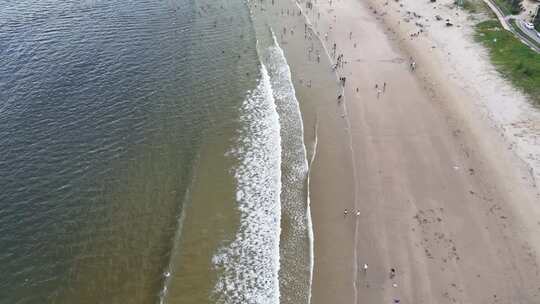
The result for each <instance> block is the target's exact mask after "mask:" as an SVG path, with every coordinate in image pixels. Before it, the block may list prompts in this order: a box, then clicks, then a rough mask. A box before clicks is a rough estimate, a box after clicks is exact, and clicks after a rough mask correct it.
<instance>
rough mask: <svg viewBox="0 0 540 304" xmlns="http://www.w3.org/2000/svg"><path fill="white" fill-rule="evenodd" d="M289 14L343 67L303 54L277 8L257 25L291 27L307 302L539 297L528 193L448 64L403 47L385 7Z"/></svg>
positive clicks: (305, 47)
mask: <svg viewBox="0 0 540 304" xmlns="http://www.w3.org/2000/svg"><path fill="white" fill-rule="evenodd" d="M392 5H395V6H397V5H398V4H392ZM299 6H300V7H302V9H303V11H304V14H305V16H307V18H309V20H310V23H311V24H312V25H313V29H314V30H313V31H314V33H317V32H319V34H320V38H321V40H322V41H323V42H324V43H325V44H326V49H328V50H330V53H332V47H333V44H334V43H336V46H337V48H336V53H337V54H343V58H344V61H345V63H344V66H343V68H340V69H338V70H337V74H336V73H334V72H333V71H332V69H331V68H330V66H331V62H330V61H333V62H335V59H332V58H331V57H332V56H330V57H324V56H322V59H321V62H320V63H317V62H316V60H314V59H313V57H311V59H310V56H309V55H308V54H309V49H310V47H311V45H312V44H313V47H314V49H319V44H318V41H317V40H315V39H314V40H312V41H310V40H309V39H306V38H305V37H304V24H303V22H304V21H303V19H302V18H303V17H302V18H300V17H301V16H283V15H281V14H280V10H281V9H286V8H289V9H290V10H291V9H292V8H293V7H294V5H292V4H291V2H289V1H287V0H280V1H275V8H274V9H273V11H271V12H270V14H269V15H270V16H272V13H273V14H274V15H273V16H274V18H271V21H269V23H272V24H274V25H275V26H278V27H279V26H281V27H286V28H287V29H288V30H290V29H294V34H293V35H292V36H291V35H290V33H288V34H284V35H283V36H282V37H280V39H281V41H282V42H283V45H282V46H283V48H284V49H285V53H286V56H287V59H288V61H289V64H290V66H291V69H292V73H293V77H294V81H295V86H296V89H297V95H298V98H299V101H300V102H301V105H302V111H303V117H304V125H305V130H306V135H305V136H306V144H307V145H308V151H309V150H310V148H311V147H313V146H312V145H310V144H309V143H313V142H314V139H315V137H316V138H317V147H316V150H315V151H316V154H315V158H314V161H313V163H312V167H311V191H310V194H311V203H312V215H313V225H314V230H315V268H314V277H313V290H312V302H313V303H315V304H318V303H321V304H322V303H332V302H338V303H392V301H394V299H396V300H397V299H399V300H400V301H401V302H400V303H539V302H540V283H539V282H540V268H539V267H538V262H539V258H538V255H537V252H538V250H540V233H539V232H540V220H539V219H540V204H539V202H540V197H539V196H538V193H537V189H536V188H535V187H534V183H533V182H531V177H530V174H529V173H528V172H529V168H528V167H527V166H526V164H525V163H524V162H523V161H522V160H520V159H519V158H518V157H517V155H516V154H514V152H513V151H512V150H511V149H508V143H507V142H506V141H505V140H504V138H503V137H502V136H501V135H500V132H499V130H498V129H496V128H494V127H493V125H492V124H490V120H489V118H487V117H486V116H485V113H483V112H481V111H479V110H478V108H476V107H475V106H474V105H475V102H476V101H477V100H476V97H477V96H475V95H472V94H470V90H464V89H463V88H462V87H460V86H459V82H458V81H450V79H448V74H446V73H447V71H448V69H449V67H448V65H450V63H449V61H445V60H440V58H435V57H434V53H433V50H431V48H429V47H424V46H425V45H418V44H416V45H415V44H414V43H416V41H414V40H410V39H409V35H410V32H409V28H406V27H404V26H402V25H401V24H400V23H401V22H400V21H401V15H400V14H398V13H396V14H392V13H391V12H390V11H388V12H386V13H384V8H385V7H386V6H387V5H385V2H383V1H375V0H373V1H371V2H370V1H367V0H366V1H357V0H340V1H333V2H332V5H330V3H329V2H327V1H318V3H317V4H316V5H315V10H310V9H307V8H306V4H305V2H302V3H300V4H299ZM370 6H371V8H370ZM393 9H394V10H399V9H397V8H396V7H393ZM381 12H383V13H382V14H381ZM318 13H320V18H319V15H318ZM381 15H382V16H381ZM330 27H332V28H331V29H330ZM351 32H352V35H351ZM325 34H327V35H328V36H327V37H328V39H327V40H326V39H325V38H324V37H325ZM411 41H413V42H411ZM423 43H425V44H426V45H428V44H429V41H424V42H423ZM330 55H331V54H330ZM411 56H412V57H413V60H414V61H415V62H416V63H417V69H416V70H415V71H414V72H412V71H411V70H410V67H409V63H410V57H411ZM435 59H437V60H435ZM454 60H458V59H455V58H454ZM338 77H346V86H345V88H344V93H343V96H344V102H342V103H340V104H338V102H337V100H336V97H337V95H339V94H341V91H340V89H339V87H340V84H339V81H338ZM307 79H310V80H312V82H311V87H307V86H306V80H307ZM385 82H386V88H385V89H384V83H385ZM375 85H377V87H378V89H379V90H380V91H381V92H380V93H378V89H376V88H375ZM472 85H474V83H473V84H472ZM479 89H481V88H479ZM377 95H379V96H377ZM315 126H316V127H315ZM315 130H316V132H315ZM345 209H347V210H348V214H347V215H344V210H345ZM357 210H358V211H359V212H360V214H359V216H356V214H355V213H356V211H357ZM364 263H365V264H368V266H369V267H368V269H367V271H364V270H363V269H362V265H363V264H364ZM392 268H394V269H395V270H396V273H395V276H391V275H390V270H391V269H392Z"/></svg>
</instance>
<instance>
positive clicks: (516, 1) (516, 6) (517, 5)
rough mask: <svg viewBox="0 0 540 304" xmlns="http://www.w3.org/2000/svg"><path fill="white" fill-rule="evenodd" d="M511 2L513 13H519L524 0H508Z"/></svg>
mask: <svg viewBox="0 0 540 304" xmlns="http://www.w3.org/2000/svg"><path fill="white" fill-rule="evenodd" d="M507 1H508V2H509V3H510V10H511V12H512V14H514V15H517V14H519V13H520V12H521V9H522V6H521V2H522V1H523V0H507Z"/></svg>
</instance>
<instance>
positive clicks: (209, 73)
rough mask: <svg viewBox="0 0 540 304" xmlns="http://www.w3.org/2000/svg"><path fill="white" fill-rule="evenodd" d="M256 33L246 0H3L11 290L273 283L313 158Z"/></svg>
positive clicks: (0, 280) (41, 299)
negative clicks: (283, 216)
mask: <svg viewBox="0 0 540 304" xmlns="http://www.w3.org/2000/svg"><path fill="white" fill-rule="evenodd" d="M256 40H257V39H256V31H255V30H254V27H253V24H252V19H251V18H250V13H249V10H248V9H247V5H246V3H244V1H243V0H222V1H209V0H159V1H158V0H138V1H126V0H122V1H120V0H107V1H105V0H96V1H84V0H83V1H72V0H41V1H29V0H18V1H6V0H4V1H2V3H1V4H0V149H1V150H0V303H1V304H4V303H6V304H18V303H197V304H199V303H241V302H243V303H272V304H273V303H277V302H276V301H279V288H277V287H278V286H277V285H276V283H275V282H274V281H273V280H277V279H278V277H277V273H278V270H279V248H280V247H279V238H280V234H279V233H280V231H281V232H282V238H283V235H285V236H286V233H287V231H288V228H287V227H281V226H280V212H281V211H280V208H281V206H282V204H285V206H286V204H287V203H288V204H296V203H297V204H298V205H297V208H298V209H299V210H304V214H301V215H299V216H300V217H299V218H301V219H302V221H304V222H305V216H306V214H305V208H304V207H305V205H304V204H305V195H306V194H305V193H303V192H302V191H303V190H304V185H303V182H304V179H305V174H306V172H307V171H306V170H307V167H302V166H303V161H304V159H303V158H305V156H303V155H304V154H305V151H303V152H302V151H301V149H302V148H303V142H301V141H300V140H302V138H301V136H302V133H301V132H302V131H301V118H300V116H299V113H296V114H294V115H293V116H291V117H292V118H286V120H287V121H294V122H295V123H289V124H288V125H285V126H282V127H281V129H280V126H279V123H280V121H281V122H283V121H285V120H284V119H285V116H284V115H289V114H288V113H293V112H294V111H296V108H294V107H292V108H291V109H292V110H287V109H288V108H287V107H289V108H290V107H291V105H295V104H296V103H297V101H296V99H295V98H294V89H293V88H292V84H290V79H289V78H290V75H289V78H287V77H286V75H285V76H283V75H281V74H280V73H283V71H284V70H283V69H281V70H280V65H281V66H283V65H285V66H286V62H285V61H284V57H279V56H280V53H279V50H278V49H277V48H276V47H274V49H266V47H267V46H269V45H270V44H271V41H270V40H269V39H266V40H267V44H268V45H263V46H261V45H259V46H258V45H257V43H256ZM265 52H267V53H268V54H271V55H272V56H274V57H276V56H277V57H276V58H278V59H276V60H275V64H276V65H275V66H273V65H272V64H273V63H268V62H266V65H268V69H267V68H266V67H265V64H264V62H263V61H261V60H260V59H259V58H260V57H261V54H266V53H265ZM268 56H270V55H267V57H268ZM281 56H282V54H281ZM270 57H271V56H270ZM280 71H281V72H280ZM285 72H288V70H287V71H285ZM280 75H281V76H280ZM282 83H285V84H282ZM283 85H284V87H285V89H289V93H288V95H287V94H285V95H284V96H285V97H280V96H274V95H275V92H277V91H278V90H276V86H283ZM272 86H274V87H272ZM282 90H283V88H282ZM290 90H292V95H291V91H290ZM280 101H283V102H286V103H288V104H289V106H287V107H284V106H283V104H282V105H280ZM276 104H277V106H276ZM296 107H297V106H296ZM278 114H279V115H278ZM253 122H262V123H253ZM288 128H289V129H290V128H293V129H294V131H295V132H292V133H291V132H289V131H290V130H289V129H288ZM280 132H281V133H280ZM285 133H287V134H295V137H289V138H287V137H283V136H284V134H285ZM267 145H268V146H267ZM288 146H292V147H295V149H296V150H294V151H297V152H298V153H296V154H295V153H292V152H288V154H286V153H283V155H281V150H280V149H281V147H282V148H283V149H284V150H283V151H285V150H286V149H287V147H288ZM277 148H280V149H277ZM294 151H293V152H294ZM276 153H277V154H276ZM302 153H304V154H302ZM291 155H293V156H291ZM302 157H303V158H302ZM282 159H283V161H284V162H283V163H282ZM291 159H292V160H291ZM288 161H289V162H291V161H292V164H293V166H294V168H296V167H298V166H299V165H297V164H296V165H295V164H294V162H299V163H301V164H302V165H301V166H300V167H302V169H301V170H300V171H298V172H299V173H297V174H293V175H294V176H295V177H294V182H295V183H296V186H295V187H294V189H293V190H291V192H294V191H296V192H294V193H292V194H288V193H285V194H283V193H282V192H281V187H286V182H287V180H285V176H284V175H282V171H281V170H284V171H283V172H286V173H287V172H289V173H287V174H288V176H289V177H287V179H288V180H291V178H290V176H291V174H290V172H291V170H293V169H291V168H292V167H291V168H288V167H287V166H288V165H287V164H288ZM295 170H296V169H295ZM284 183H285V184H284ZM280 196H281V198H280ZM291 210H292V209H291ZM261 219H264V220H261ZM261 227H263V228H261ZM297 230H298V229H297ZM283 233H285V234H283ZM295 233H296V234H298V233H299V232H298V231H296V232H295ZM301 233H302V235H303V239H302V240H303V243H302V244H300V245H299V246H300V247H301V248H305V247H306V244H305V236H306V235H307V231H304V230H302V231H301ZM297 238H298V237H297ZM289 246H292V245H289ZM276 249H277V251H276ZM250 250H251V251H250ZM293 251H294V252H298V250H293ZM282 252H283V249H282ZM291 252H292V251H291ZM302 252H303V253H302V254H303V255H304V256H305V255H306V254H307V253H306V251H305V250H303V251H302ZM274 254H277V255H276V256H274ZM281 258H282V259H283V258H284V257H283V256H282V257H281ZM300 260H301V261H302V262H299V263H300V264H299V267H300V268H302V269H304V270H305V274H301V276H300V277H299V280H302V281H303V282H304V281H306V280H307V278H308V277H307V274H308V273H309V271H310V270H309V269H306V267H308V266H309V265H307V264H306V265H304V264H305V263H307V262H306V258H302V259H300ZM302 263H304V264H302ZM231 265H232V266H231ZM253 271H261V272H262V273H263V275H260V276H258V278H253V277H249V275H248V274H249V273H251V272H253ZM280 276H283V274H280ZM288 277H289V278H290V277H291V276H290V275H288ZM276 282H277V281H276ZM231 290H235V292H231ZM303 297H305V295H304V296H303ZM238 301H240V302H238ZM295 302H296V301H295Z"/></svg>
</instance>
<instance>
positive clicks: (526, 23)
mask: <svg viewBox="0 0 540 304" xmlns="http://www.w3.org/2000/svg"><path fill="white" fill-rule="evenodd" d="M523 24H524V25H525V27H526V28H528V29H530V30H534V24H532V23H530V22H523Z"/></svg>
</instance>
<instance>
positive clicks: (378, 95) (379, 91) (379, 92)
mask: <svg viewBox="0 0 540 304" xmlns="http://www.w3.org/2000/svg"><path fill="white" fill-rule="evenodd" d="M381 93H382V91H381V89H377V99H379V97H381Z"/></svg>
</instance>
